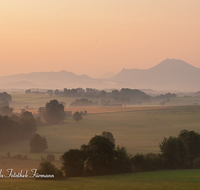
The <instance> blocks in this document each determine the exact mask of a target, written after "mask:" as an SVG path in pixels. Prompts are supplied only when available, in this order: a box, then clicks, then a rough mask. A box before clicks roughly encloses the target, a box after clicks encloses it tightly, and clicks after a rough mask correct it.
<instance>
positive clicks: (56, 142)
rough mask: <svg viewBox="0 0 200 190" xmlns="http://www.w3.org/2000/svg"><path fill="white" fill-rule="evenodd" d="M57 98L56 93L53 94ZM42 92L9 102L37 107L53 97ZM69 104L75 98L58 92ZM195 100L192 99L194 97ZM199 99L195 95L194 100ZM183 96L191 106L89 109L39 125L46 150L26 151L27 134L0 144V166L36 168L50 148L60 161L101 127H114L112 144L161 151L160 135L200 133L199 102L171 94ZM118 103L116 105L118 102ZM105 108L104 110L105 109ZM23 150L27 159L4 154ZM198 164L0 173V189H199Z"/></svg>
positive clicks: (139, 150) (137, 150)
mask: <svg viewBox="0 0 200 190" xmlns="http://www.w3.org/2000/svg"><path fill="white" fill-rule="evenodd" d="M53 98H55V97H53ZM53 98H52V97H49V96H46V95H44V96H41V95H38V96H37V95H25V94H24V95H22V96H21V95H19V94H16V95H15V96H13V101H12V103H11V106H13V107H15V108H23V107H24V106H26V105H29V107H33V108H37V107H40V106H44V105H45V103H46V102H48V101H49V100H51V99H53ZM56 99H58V100H59V101H64V102H66V103H67V104H68V105H69V104H70V103H71V102H72V101H74V99H76V98H66V97H56ZM193 100H194V99H193ZM197 100H199V99H196V100H195V101H197ZM182 101H183V102H184V101H185V104H188V105H189V103H190V106H173V107H172V106H171V107H169V106H164V107H162V108H160V109H157V110H155V109H150V110H134V109H133V110H132V111H125V109H124V110H123V112H121V111H120V110H117V112H115V113H96V114H95V113H93V114H88V115H86V116H83V120H81V121H80V122H79V123H77V122H75V121H73V120H72V118H71V117H68V118H67V119H66V120H65V123H64V124H61V125H51V126H43V127H38V130H37V133H39V134H40V135H42V136H45V137H46V139H47V142H48V150H47V151H46V152H45V153H30V147H29V140H22V141H20V142H15V143H9V144H5V145H1V146H0V169H3V170H5V169H8V168H13V169H14V170H16V171H19V170H21V169H22V170H26V169H33V168H38V166H39V163H40V162H41V156H46V155H47V154H49V153H52V154H54V155H55V156H56V161H55V162H53V164H55V165H56V167H60V166H61V162H60V161H59V157H60V156H61V155H62V154H63V153H64V152H65V151H68V150H69V149H72V148H80V146H81V145H82V144H87V143H88V141H89V140H90V139H91V138H92V137H93V136H94V135H95V134H97V135H99V134H101V133H102V132H103V131H110V132H112V133H113V135H114V138H115V140H116V145H120V146H125V147H126V148H127V150H128V152H129V153H130V154H132V155H134V154H136V153H150V152H153V153H159V143H160V142H161V141H162V140H163V138H164V137H169V136H171V135H172V136H177V135H178V134H179V132H180V131H181V130H182V129H187V130H194V131H195V132H198V133H200V106H194V105H193V106H192V105H191V102H192V100H191V99H190V100H188V99H187V98H186V99H180V98H179V99H176V100H175V99H174V100H171V102H170V104H172V102H176V103H177V104H179V103H181V102H182ZM116 109H117V108H116ZM105 112H106V111H105ZM7 152H10V154H11V156H13V155H16V154H22V156H24V155H27V156H28V160H16V159H13V158H6V154H7ZM199 179H200V170H174V171H172V170H171V171H156V172H142V173H132V174H120V175H110V176H98V177H82V178H70V179H67V180H61V181H58V180H53V181H44V180H34V179H33V180H32V179H28V180H27V179H0V181H1V185H0V189H1V190H2V189H6V190H7V189H20V190H21V189H38V190H39V189H46V188H47V186H48V189H49V190H51V189H83V190H84V189H87V190H88V189H92V190H93V189H94V190H95V189H97V190H98V189H99V190H100V189H106V190H107V189H108V190H109V189H120V190H121V189H170V190H171V189H200V180H199Z"/></svg>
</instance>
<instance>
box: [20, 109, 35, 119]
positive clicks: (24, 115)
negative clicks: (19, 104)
mask: <svg viewBox="0 0 200 190" xmlns="http://www.w3.org/2000/svg"><path fill="white" fill-rule="evenodd" d="M21 118H23V119H34V116H33V114H32V113H31V112H29V111H25V112H23V113H22V114H21Z"/></svg>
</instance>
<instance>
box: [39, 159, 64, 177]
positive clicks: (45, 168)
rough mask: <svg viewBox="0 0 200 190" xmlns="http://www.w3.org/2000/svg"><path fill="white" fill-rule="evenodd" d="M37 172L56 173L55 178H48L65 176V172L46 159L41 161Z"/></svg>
mask: <svg viewBox="0 0 200 190" xmlns="http://www.w3.org/2000/svg"><path fill="white" fill-rule="evenodd" d="M37 173H39V174H40V175H42V174H43V175H54V178H47V179H61V178H63V172H62V171H61V170H59V169H58V168H56V167H55V165H53V164H52V163H51V162H49V161H44V162H41V163H40V165H39V168H38V171H37ZM39 179H42V178H39Z"/></svg>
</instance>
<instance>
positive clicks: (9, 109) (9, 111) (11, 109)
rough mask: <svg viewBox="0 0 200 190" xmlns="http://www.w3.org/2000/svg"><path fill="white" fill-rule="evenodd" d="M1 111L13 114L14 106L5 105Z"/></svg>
mask: <svg viewBox="0 0 200 190" xmlns="http://www.w3.org/2000/svg"><path fill="white" fill-rule="evenodd" d="M0 113H1V114H2V115H12V113H13V108H10V107H9V106H4V107H2V108H0Z"/></svg>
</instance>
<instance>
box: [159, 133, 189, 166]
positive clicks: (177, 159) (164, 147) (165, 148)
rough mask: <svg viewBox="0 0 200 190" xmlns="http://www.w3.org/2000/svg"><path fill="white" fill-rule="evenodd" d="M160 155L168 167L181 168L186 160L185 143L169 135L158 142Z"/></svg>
mask: <svg viewBox="0 0 200 190" xmlns="http://www.w3.org/2000/svg"><path fill="white" fill-rule="evenodd" d="M159 147H160V150H161V152H162V157H163V158H164V159H165V160H166V161H167V163H168V165H169V167H170V168H173V169H177V168H182V167H183V166H184V164H185V163H186V161H187V158H188V151H187V148H186V146H185V143H184V142H183V141H182V140H181V139H179V138H177V137H172V136H170V137H169V138H168V139H167V138H164V140H163V141H162V142H161V143H160V144H159Z"/></svg>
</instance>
